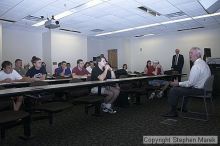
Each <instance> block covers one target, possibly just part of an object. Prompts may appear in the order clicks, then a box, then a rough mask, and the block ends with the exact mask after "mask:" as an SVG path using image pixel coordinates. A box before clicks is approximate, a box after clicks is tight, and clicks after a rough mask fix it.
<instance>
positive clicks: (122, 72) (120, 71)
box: [115, 64, 128, 78]
mask: <svg viewBox="0 0 220 146" xmlns="http://www.w3.org/2000/svg"><path fill="white" fill-rule="evenodd" d="M115 75H116V78H119V77H120V76H122V75H125V76H127V75H128V72H127V64H123V66H122V68H121V69H118V70H116V71H115Z"/></svg>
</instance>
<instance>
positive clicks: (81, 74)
mask: <svg viewBox="0 0 220 146" xmlns="http://www.w3.org/2000/svg"><path fill="white" fill-rule="evenodd" d="M72 73H75V74H76V75H79V76H83V75H88V74H90V73H89V72H88V71H87V70H86V69H85V68H82V69H81V70H80V69H79V68H78V66H76V67H74V68H73V70H72Z"/></svg>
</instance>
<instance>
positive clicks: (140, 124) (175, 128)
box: [0, 97, 220, 146]
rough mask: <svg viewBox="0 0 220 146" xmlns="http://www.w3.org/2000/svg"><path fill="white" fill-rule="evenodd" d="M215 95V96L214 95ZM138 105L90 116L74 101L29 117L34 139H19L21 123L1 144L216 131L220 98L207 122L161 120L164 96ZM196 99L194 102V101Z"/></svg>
mask: <svg viewBox="0 0 220 146" xmlns="http://www.w3.org/2000/svg"><path fill="white" fill-rule="evenodd" d="M215 99H216V98H215ZM141 103H142V104H141V105H131V106H130V107H129V108H120V109H119V111H118V113H117V114H116V115H109V114H104V115H103V116H102V117H93V116H91V115H86V114H85V113H84V106H81V105H77V106H74V107H73V108H72V109H70V110H68V111H64V112H62V113H58V114H56V115H55V119H54V124H53V125H52V126H50V125H49V124H48V120H46V119H45V120H40V121H33V123H32V134H33V135H34V136H35V138H34V139H31V140H28V141H23V140H21V139H19V138H18V137H19V136H20V135H22V133H23V128H22V126H17V127H14V128H11V129H9V130H8V131H7V133H6V139H5V141H1V143H0V145H1V146H75V145H76V146H81V145H82V146H83V145H85V146H86V145H89V146H136V145H143V136H144V135H217V136H218V135H220V116H219V115H220V107H219V103H220V100H217V99H216V100H215V116H213V117H211V119H210V120H209V121H208V122H202V121H195V120H189V119H183V118H180V117H179V118H175V119H176V120H177V122H176V124H174V125H166V124H162V123H161V121H163V120H165V119H166V118H164V117H162V116H160V115H161V114H163V113H165V112H166V111H167V109H168V107H167V101H166V98H163V99H153V100H146V99H145V98H144V97H142V101H141ZM195 104H196V105H197V104H198V103H197V102H196V103H194V105H195Z"/></svg>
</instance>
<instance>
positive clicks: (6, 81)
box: [0, 78, 13, 83]
mask: <svg viewBox="0 0 220 146" xmlns="http://www.w3.org/2000/svg"><path fill="white" fill-rule="evenodd" d="M11 82H13V80H12V79H10V78H7V79H4V80H1V81H0V83H11Z"/></svg>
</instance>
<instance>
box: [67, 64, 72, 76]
mask: <svg viewBox="0 0 220 146" xmlns="http://www.w3.org/2000/svg"><path fill="white" fill-rule="evenodd" d="M66 67H67V68H69V69H70V72H71V74H72V70H73V69H72V68H71V64H70V63H66Z"/></svg>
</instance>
